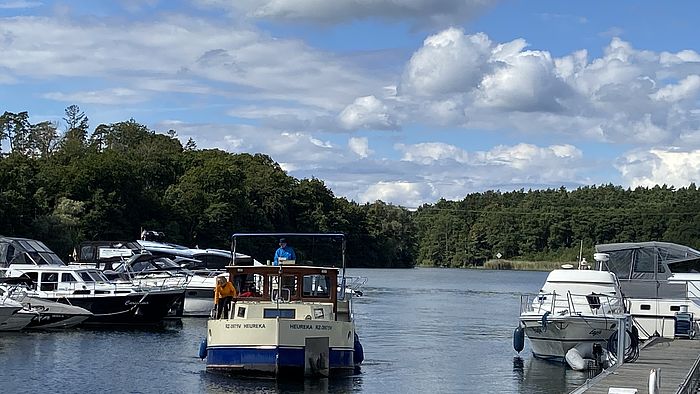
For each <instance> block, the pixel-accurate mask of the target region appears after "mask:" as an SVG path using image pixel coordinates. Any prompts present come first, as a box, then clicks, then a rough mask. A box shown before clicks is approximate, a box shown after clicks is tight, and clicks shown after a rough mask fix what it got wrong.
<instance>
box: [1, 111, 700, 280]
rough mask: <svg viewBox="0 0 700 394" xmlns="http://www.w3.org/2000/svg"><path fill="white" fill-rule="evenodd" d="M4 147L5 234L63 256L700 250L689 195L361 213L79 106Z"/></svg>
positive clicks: (622, 192) (602, 194)
mask: <svg viewBox="0 0 700 394" xmlns="http://www.w3.org/2000/svg"><path fill="white" fill-rule="evenodd" d="M90 130H92V131H90ZM0 149H1V150H0V234H1V235H4V236H15V237H27V238H33V239H38V240H41V241H43V242H45V243H46V244H47V245H48V246H49V247H51V248H52V249H53V250H55V251H56V252H57V253H58V254H59V255H60V256H62V257H64V258H65V257H66V256H67V255H68V254H69V253H70V252H71V251H72V250H73V248H74V246H75V245H77V244H78V243H79V242H81V241H85V240H133V239H135V238H137V237H138V236H139V234H140V231H141V229H144V228H146V229H151V230H157V231H162V232H164V233H165V234H166V235H167V240H168V241H170V242H175V243H181V244H184V245H188V246H194V245H199V246H200V247H209V248H224V249H227V248H229V245H230V236H231V234H233V233H234V232H342V233H345V234H346V235H347V240H348V244H347V247H348V250H347V257H348V265H349V266H355V267H360V266H364V267H412V266H415V265H424V266H443V267H470V266H481V265H483V264H484V263H485V262H486V261H487V260H490V259H494V258H495V257H496V255H499V254H500V256H501V257H502V258H505V259H513V260H517V259H526V260H549V261H572V260H575V259H576V256H577V255H578V253H579V246H580V244H581V242H582V243H583V247H584V255H589V256H590V254H591V253H592V249H593V246H594V245H595V244H597V243H608V242H626V241H648V240H657V241H669V242H677V243H681V244H684V245H688V246H692V247H699V246H700V237H699V235H700V234H699V232H700V209H699V208H700V191H698V190H697V188H696V186H695V185H694V184H691V185H689V186H688V187H684V188H680V189H675V188H673V187H667V186H656V187H653V188H635V189H625V188H623V187H621V186H615V185H600V186H587V187H581V188H578V189H576V190H567V189H565V188H563V187H562V188H559V189H547V190H528V191H525V190H519V191H509V192H500V191H486V192H481V193H471V194H468V195H467V196H465V197H464V199H463V200H461V201H447V200H440V201H437V202H435V203H433V204H425V205H423V206H421V207H419V208H418V209H416V210H408V209H405V208H402V207H399V206H395V205H392V204H387V203H384V202H381V201H376V202H373V203H367V204H359V203H357V202H354V201H349V200H347V199H346V198H343V197H336V196H335V195H334V194H333V192H332V191H331V190H330V189H329V188H328V187H326V185H325V184H324V182H323V180H321V179H315V178H312V179H296V178H294V177H291V176H289V175H288V174H287V173H286V172H285V171H284V170H282V168H281V167H280V166H279V164H277V163H276V162H275V161H274V160H273V158H271V157H269V156H267V155H264V154H260V153H241V154H234V153H228V152H225V151H222V150H217V149H198V148H197V145H196V141H193V140H189V141H187V142H186V143H185V144H184V146H183V144H182V143H181V142H180V140H179V139H178V138H177V132H176V131H175V130H169V131H167V132H166V133H157V132H155V131H154V130H150V129H149V128H148V127H147V126H144V125H142V124H139V123H138V122H136V121H135V120H134V119H129V120H126V121H123V122H118V123H113V124H100V125H98V126H96V127H94V128H92V127H91V126H90V124H89V120H88V117H87V115H86V114H85V113H84V112H82V111H81V110H80V108H79V107H77V106H75V105H73V106H70V107H68V108H66V110H65V115H64V117H63V122H61V123H58V122H48V121H44V122H40V123H31V122H30V120H29V114H28V113H27V112H19V113H12V112H4V113H3V115H2V116H1V117H0ZM243 252H245V251H243Z"/></svg>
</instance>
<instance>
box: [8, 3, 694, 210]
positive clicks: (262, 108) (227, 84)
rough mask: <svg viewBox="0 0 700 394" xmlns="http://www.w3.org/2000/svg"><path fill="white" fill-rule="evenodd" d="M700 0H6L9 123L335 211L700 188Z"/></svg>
mask: <svg viewBox="0 0 700 394" xmlns="http://www.w3.org/2000/svg"><path fill="white" fill-rule="evenodd" d="M697 15H700V3H698V2H696V1H676V2H671V3H668V2H658V1H602V0H601V1H585V2H584V1H581V2H568V1H555V0H549V1H547V0H542V1H524V0H510V1H509V0H503V1H495V0H332V1H331V0H180V1H177V0H115V1H88V0H85V1H69V0H64V1H48V0H0V111H10V112H21V111H28V112H29V114H30V120H31V121H32V122H35V123H36V122H41V121H46V120H50V121H56V122H59V123H60V124H61V127H65V125H64V124H62V123H61V122H62V118H63V117H64V110H65V108H66V107H68V106H69V105H73V104H76V105H78V106H79V107H80V108H81V110H83V111H84V112H85V113H86V115H87V116H88V117H89V119H90V125H91V128H93V129H94V127H95V126H97V125H99V124H102V123H106V124H109V123H116V122H120V121H125V120H128V119H130V118H133V119H135V120H136V121H137V122H139V123H141V124H144V125H147V126H148V127H149V128H151V129H152V130H155V131H156V132H159V133H165V132H167V131H168V130H174V131H176V132H177V136H178V138H180V139H181V140H182V141H183V143H184V142H186V141H187V140H188V139H189V138H192V139H194V140H195V142H196V143H197V147H198V148H202V149H203V148H218V149H223V150H226V151H229V152H234V153H243V152H247V153H264V154H267V155H269V156H271V157H272V159H273V160H275V161H276V162H278V163H280V165H281V166H282V168H283V169H284V170H285V171H286V172H287V173H288V174H289V175H291V176H294V177H296V178H299V179H302V178H312V177H313V178H318V179H321V180H323V181H324V182H325V184H326V185H327V186H328V187H329V188H330V189H331V190H332V191H333V193H334V194H335V195H336V196H337V197H346V198H348V199H350V200H353V201H356V202H358V203H366V202H374V201H376V200H382V201H384V202H387V203H392V204H396V205H401V206H404V207H407V208H415V207H418V206H420V205H421V204H425V203H434V202H437V201H438V200H440V199H443V198H444V199H447V200H460V199H462V198H464V196H465V195H466V194H468V193H473V192H482V191H486V190H501V191H510V190H519V189H525V190H528V189H543V188H559V187H561V186H564V187H566V188H569V189H573V188H576V187H579V186H585V185H600V184H608V183H612V184H615V185H621V186H623V187H632V188H634V187H637V186H647V187H651V186H654V185H656V184H660V185H661V184H666V185H669V186H670V185H673V186H675V187H677V188H680V187H683V186H688V184H689V183H690V182H694V181H696V180H697V179H698V178H700V30H698V28H697V27H696V26H697V23H696V22H697Z"/></svg>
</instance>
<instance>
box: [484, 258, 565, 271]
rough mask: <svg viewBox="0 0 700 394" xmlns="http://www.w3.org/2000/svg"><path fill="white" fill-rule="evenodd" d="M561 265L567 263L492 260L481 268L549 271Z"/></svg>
mask: <svg viewBox="0 0 700 394" xmlns="http://www.w3.org/2000/svg"><path fill="white" fill-rule="evenodd" d="M562 264H567V263H566V262H561V261H520V260H504V259H498V260H496V259H493V260H488V261H487V262H485V263H484V266H483V267H482V268H483V269H490V270H517V271H551V270H555V269H557V268H561V266H562ZM568 264H572V263H568Z"/></svg>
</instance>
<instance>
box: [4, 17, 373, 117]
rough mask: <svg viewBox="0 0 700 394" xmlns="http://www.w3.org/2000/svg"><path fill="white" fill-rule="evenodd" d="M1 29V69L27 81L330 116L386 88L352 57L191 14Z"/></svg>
mask: <svg viewBox="0 0 700 394" xmlns="http://www.w3.org/2000/svg"><path fill="white" fill-rule="evenodd" d="M0 26H2V27H1V28H0V37H4V38H3V39H0V50H1V51H2V53H3V56H0V69H4V70H7V71H8V72H9V73H10V75H14V76H15V77H17V78H23V79H26V78H33V79H53V78H64V77H68V78H76V79H77V80H86V79H87V80H89V79H90V78H95V79H99V80H100V81H101V83H112V84H118V85H120V86H123V87H125V88H128V89H132V90H141V89H151V90H155V91H161V92H164V93H165V92H182V93H195V94H217V95H219V96H220V97H224V98H229V99H232V98H233V99H238V100H242V101H248V102H256V101H259V100H274V101H277V102H284V101H286V102H289V103H290V107H293V106H304V107H315V108H318V109H320V110H323V111H325V112H326V116H332V114H334V113H335V114H337V113H338V112H339V111H341V110H342V109H343V108H344V107H345V106H346V105H347V103H348V102H351V101H352V100H354V98H356V97H358V96H360V95H361V93H364V94H367V93H371V92H373V91H374V89H375V87H377V88H376V90H377V91H381V86H382V83H381V82H380V80H379V79H378V78H376V77H375V76H370V75H369V74H367V73H365V71H364V70H362V69H360V68H358V66H357V65H356V64H353V63H349V60H347V59H343V58H340V57H337V56H335V55H333V54H331V53H327V52H323V51H318V50H316V49H314V48H311V47H309V46H307V45H306V44H305V43H303V42H302V41H299V40H294V39H277V38H273V37H270V36H268V35H267V34H265V33H261V32H259V31H256V30H255V29H252V28H250V27H243V26H236V25H231V24H222V23H216V22H214V21H212V20H205V19H198V18H196V17H192V16H184V15H182V16H179V15H173V14H168V15H166V16H162V17H159V18H158V19H154V20H149V21H147V22H142V21H138V20H137V21H133V22H123V21H120V20H113V19H98V18H93V19H80V20H77V19H76V20H71V19H70V17H65V18H58V19H54V18H48V17H13V18H0ZM67 42H70V45H66V43H67ZM144 81H150V82H148V83H144Z"/></svg>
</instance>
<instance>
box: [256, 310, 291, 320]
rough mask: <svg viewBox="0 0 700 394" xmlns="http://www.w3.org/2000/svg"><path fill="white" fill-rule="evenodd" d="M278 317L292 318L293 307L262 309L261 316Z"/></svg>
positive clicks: (267, 317) (266, 317)
mask: <svg viewBox="0 0 700 394" xmlns="http://www.w3.org/2000/svg"><path fill="white" fill-rule="evenodd" d="M277 317H279V318H280V319H294V318H295V317H296V311H295V310H294V309H264V310H263V318H265V319H274V318H277Z"/></svg>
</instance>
